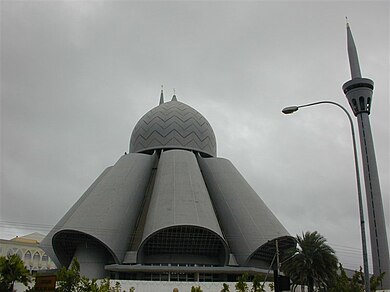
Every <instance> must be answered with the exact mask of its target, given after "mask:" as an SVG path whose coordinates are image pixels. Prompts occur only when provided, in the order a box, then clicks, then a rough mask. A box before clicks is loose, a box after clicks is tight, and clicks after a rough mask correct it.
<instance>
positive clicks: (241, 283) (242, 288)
mask: <svg viewBox="0 0 390 292" xmlns="http://www.w3.org/2000/svg"><path fill="white" fill-rule="evenodd" d="M247 281H248V274H247V273H244V274H243V275H242V276H240V277H238V282H237V283H236V291H237V292H247V291H248V284H247V283H246V282H247Z"/></svg>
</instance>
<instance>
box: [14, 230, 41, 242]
mask: <svg viewBox="0 0 390 292" xmlns="http://www.w3.org/2000/svg"><path fill="white" fill-rule="evenodd" d="M44 238H45V235H44V234H41V233H38V232H33V233H30V234H27V235H24V236H16V237H14V238H12V239H11V240H12V241H16V242H20V243H40V242H41V241H42V239H44Z"/></svg>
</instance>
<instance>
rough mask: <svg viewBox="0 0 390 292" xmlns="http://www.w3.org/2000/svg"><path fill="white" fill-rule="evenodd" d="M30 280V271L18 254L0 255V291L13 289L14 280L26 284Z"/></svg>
mask: <svg viewBox="0 0 390 292" xmlns="http://www.w3.org/2000/svg"><path fill="white" fill-rule="evenodd" d="M30 281H31V279H30V273H29V271H28V270H27V269H26V267H25V266H24V263H23V261H22V260H21V259H20V258H19V256H17V255H16V254H14V255H8V256H7V257H0V291H13V289H14V284H15V282H20V283H23V285H25V286H27V285H28V283H29V282H30Z"/></svg>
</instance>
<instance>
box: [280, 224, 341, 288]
mask: <svg viewBox="0 0 390 292" xmlns="http://www.w3.org/2000/svg"><path fill="white" fill-rule="evenodd" d="M296 242H297V245H296V246H295V247H293V248H291V249H290V250H287V251H286V253H285V255H284V257H283V259H282V265H281V270H282V271H283V272H284V273H285V274H286V275H287V276H288V277H290V279H291V281H292V282H293V284H295V285H297V284H300V285H306V286H307V287H308V291H309V292H313V291H314V287H318V288H326V287H328V286H329V285H331V284H332V283H333V282H334V280H335V278H336V275H337V263H338V260H337V257H336V256H335V252H334V250H333V249H332V248H331V247H330V246H329V245H327V244H326V239H325V238H324V237H323V236H322V235H320V234H319V233H318V232H317V231H314V232H306V233H304V234H302V237H301V236H299V235H297V237H296Z"/></svg>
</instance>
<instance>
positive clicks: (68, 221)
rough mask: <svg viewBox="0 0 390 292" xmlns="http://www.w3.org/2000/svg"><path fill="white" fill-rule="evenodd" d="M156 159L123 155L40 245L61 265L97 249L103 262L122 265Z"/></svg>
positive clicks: (84, 256)
mask: <svg viewBox="0 0 390 292" xmlns="http://www.w3.org/2000/svg"><path fill="white" fill-rule="evenodd" d="M155 159H156V155H146V154H129V155H124V156H122V157H121V158H120V159H119V160H118V162H117V163H116V164H115V165H114V166H113V167H111V168H108V169H107V170H105V171H104V173H103V174H102V175H101V176H100V177H99V178H98V179H97V180H96V181H95V182H94V183H93V184H92V186H91V187H90V188H89V189H88V190H87V191H86V192H85V193H84V195H83V196H82V197H81V198H80V200H79V201H78V202H77V203H76V204H75V205H74V206H73V207H72V208H71V209H70V210H69V212H68V213H67V214H66V215H65V216H64V217H63V218H62V219H61V220H60V222H59V223H58V224H57V225H56V226H55V227H54V229H53V230H52V231H51V232H50V233H49V234H48V236H47V237H46V238H45V240H44V242H43V244H44V245H45V247H47V246H50V245H52V247H53V250H54V252H55V254H56V255H57V258H58V260H59V262H60V263H61V264H62V265H65V266H68V265H69V264H70V262H71V260H72V258H73V257H74V256H75V254H77V256H78V257H80V258H85V259H89V258H90V256H91V255H92V256H93V254H98V253H101V252H98V251H99V250H101V251H102V250H104V251H105V253H106V255H104V260H103V259H102V261H103V262H104V261H106V263H107V262H108V263H109V262H115V263H121V262H122V260H123V257H124V254H125V252H126V251H127V248H128V246H129V244H130V241H131V236H132V235H133V233H134V229H135V224H136V222H137V217H138V213H139V211H140V208H141V206H142V202H143V197H144V193H145V190H146V188H147V185H148V182H149V177H150V173H151V171H152V167H153V165H154V163H155ZM88 246H89V249H94V250H95V251H89V250H88ZM49 249H50V247H49ZM103 267H104V265H103Z"/></svg>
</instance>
